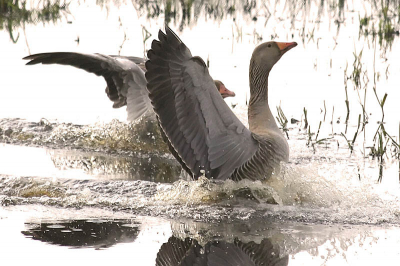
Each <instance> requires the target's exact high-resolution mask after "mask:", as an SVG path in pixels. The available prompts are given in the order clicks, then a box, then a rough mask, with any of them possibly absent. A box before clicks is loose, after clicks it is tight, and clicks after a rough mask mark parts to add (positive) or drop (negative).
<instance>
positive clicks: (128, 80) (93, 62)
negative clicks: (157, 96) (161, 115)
mask: <svg viewBox="0 0 400 266" xmlns="http://www.w3.org/2000/svg"><path fill="white" fill-rule="evenodd" d="M24 59H26V60H30V61H29V62H28V63H27V65H35V64H39V63H42V64H60V65H69V66H74V67H77V68H80V69H83V70H86V71H87V72H90V73H94V74H96V75H97V76H102V77H103V78H104V79H105V80H106V82H107V88H106V93H107V96H108V98H109V99H110V100H111V101H112V102H114V104H113V107H114V108H120V107H122V106H124V105H127V112H128V120H129V121H133V120H135V119H137V118H139V117H141V116H142V115H143V114H144V113H145V112H146V111H147V110H151V108H152V107H151V104H150V100H149V98H148V92H147V90H146V79H145V76H144V71H143V70H142V69H141V68H140V67H139V66H137V65H136V63H135V62H136V61H137V62H139V63H141V64H143V63H144V59H143V60H139V58H133V59H135V60H133V59H131V58H128V57H127V58H125V57H117V56H107V55H102V54H81V53H69V52H59V53H42V54H34V55H30V56H27V57H25V58H24Z"/></svg>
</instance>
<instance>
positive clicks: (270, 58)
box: [251, 41, 297, 73]
mask: <svg viewBox="0 0 400 266" xmlns="http://www.w3.org/2000/svg"><path fill="white" fill-rule="evenodd" d="M296 46H297V43H296V42H274V41H270V42H265V43H262V44H260V45H259V46H257V47H256V49H254V51H253V55H252V58H251V62H252V64H253V65H254V67H257V68H260V70H262V72H266V73H269V72H270V71H271V69H272V67H273V66H274V65H275V64H276V63H277V62H278V61H279V59H281V57H282V55H284V54H285V53H286V52H287V51H289V50H290V49H292V48H293V47H296Z"/></svg>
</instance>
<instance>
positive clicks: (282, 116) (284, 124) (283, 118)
mask: <svg viewBox="0 0 400 266" xmlns="http://www.w3.org/2000/svg"><path fill="white" fill-rule="evenodd" d="M276 110H277V111H278V116H277V117H276V120H277V121H278V123H279V124H280V126H281V129H282V131H283V132H284V133H285V134H286V137H287V138H288V139H289V134H288V131H289V129H288V128H287V124H288V120H287V118H286V116H285V114H284V113H283V111H282V108H281V106H277V107H276Z"/></svg>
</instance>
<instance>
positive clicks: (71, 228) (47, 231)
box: [21, 219, 139, 248]
mask: <svg viewBox="0 0 400 266" xmlns="http://www.w3.org/2000/svg"><path fill="white" fill-rule="evenodd" d="M25 225H26V227H27V230H26V231H22V232H21V233H22V234H24V235H25V236H27V237H31V238H32V239H34V240H40V241H42V242H47V243H51V244H55V245H60V246H70V247H95V248H108V247H111V246H113V245H115V244H118V243H130V242H134V241H135V239H136V237H137V235H138V233H139V224H138V223H137V222H132V221H131V220H100V219H93V220H71V221H53V222H41V223H26V224H25Z"/></svg>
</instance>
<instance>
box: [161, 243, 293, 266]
mask: <svg viewBox="0 0 400 266" xmlns="http://www.w3.org/2000/svg"><path fill="white" fill-rule="evenodd" d="M288 260H289V258H288V256H284V257H280V252H279V248H278V247H274V246H273V245H272V243H271V241H270V240H269V239H268V238H264V239H263V240H262V241H261V243H260V244H256V243H255V242H253V241H251V242H248V243H244V242H242V241H240V240H238V239H237V238H236V239H235V240H234V241H233V243H229V242H225V241H213V242H208V243H207V244H206V245H205V246H204V247H202V246H201V245H200V244H199V243H198V242H197V240H195V239H191V238H185V239H184V240H182V239H180V238H177V237H174V236H172V237H170V238H169V240H168V242H167V243H165V244H163V245H162V246H161V248H160V250H159V251H158V254H157V259H156V265H157V266H178V265H179V266H189V265H194V266H205V265H216V266H217V265H224V266H233V265H240V266H250V265H254V266H255V265H264V266H266V265H276V266H283V265H288Z"/></svg>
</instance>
